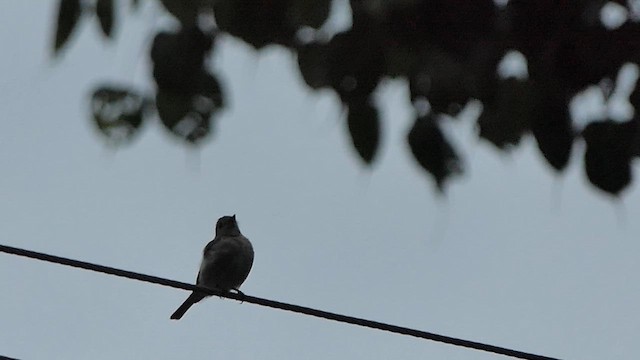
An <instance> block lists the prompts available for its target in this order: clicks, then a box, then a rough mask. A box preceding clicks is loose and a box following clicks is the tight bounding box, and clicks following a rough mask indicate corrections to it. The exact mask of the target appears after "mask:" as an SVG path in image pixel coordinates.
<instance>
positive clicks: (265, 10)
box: [213, 0, 297, 49]
mask: <svg viewBox="0 0 640 360" xmlns="http://www.w3.org/2000/svg"><path fill="white" fill-rule="evenodd" d="M289 7H290V4H289V1H288V0H217V1H214V3H213V10H214V15H215V18H216V23H217V25H218V27H219V28H220V30H222V31H226V32H228V33H229V34H231V35H233V36H237V37H239V38H240V39H242V40H244V41H245V42H246V43H248V44H250V45H251V46H253V47H254V48H256V49H261V48H263V47H265V46H267V45H269V44H281V45H285V46H292V44H293V40H294V37H295V34H296V30H297V29H296V27H295V26H294V25H293V24H292V23H291V21H290V19H289V18H288V15H289V14H288V10H289Z"/></svg>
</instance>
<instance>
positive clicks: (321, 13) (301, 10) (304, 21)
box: [287, 0, 331, 29]
mask: <svg viewBox="0 0 640 360" xmlns="http://www.w3.org/2000/svg"><path fill="white" fill-rule="evenodd" d="M330 10H331V0H294V1H291V2H290V3H289V11H288V16H287V18H288V19H290V21H291V24H292V26H293V27H294V28H296V29H298V28H300V27H302V26H309V27H312V28H316V29H317V28H319V27H320V26H322V24H324V22H325V21H327V18H328V17H329V11H330Z"/></svg>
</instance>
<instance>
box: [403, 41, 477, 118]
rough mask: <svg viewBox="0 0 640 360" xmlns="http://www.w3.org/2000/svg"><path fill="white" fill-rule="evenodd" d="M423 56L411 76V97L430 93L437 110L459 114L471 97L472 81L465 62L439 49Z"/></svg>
mask: <svg viewBox="0 0 640 360" xmlns="http://www.w3.org/2000/svg"><path fill="white" fill-rule="evenodd" d="M419 60H420V67H419V68H418V69H416V70H414V71H412V73H411V75H410V77H409V91H410V92H411V99H412V100H415V99H416V98H418V97H426V98H427V99H428V100H429V104H430V105H431V109H432V110H433V112H435V113H448V114H451V115H455V114H456V113H457V110H459V109H460V108H462V106H463V105H464V104H466V102H467V101H468V100H469V99H470V98H471V89H470V87H471V81H470V79H469V78H468V76H467V74H466V71H465V68H464V64H462V63H461V62H460V61H457V60H456V59H455V58H454V57H452V56H450V55H449V54H447V53H446V52H444V51H440V50H438V49H433V50H430V51H428V52H427V54H425V55H424V56H422V57H421V58H420V59H419Z"/></svg>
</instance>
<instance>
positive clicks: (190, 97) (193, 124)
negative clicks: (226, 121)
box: [156, 72, 224, 144]
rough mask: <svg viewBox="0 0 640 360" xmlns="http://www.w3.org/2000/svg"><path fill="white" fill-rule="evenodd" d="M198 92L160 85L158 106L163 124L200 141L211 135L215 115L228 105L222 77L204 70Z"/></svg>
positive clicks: (182, 136)
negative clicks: (225, 99) (220, 80)
mask: <svg viewBox="0 0 640 360" xmlns="http://www.w3.org/2000/svg"><path fill="white" fill-rule="evenodd" d="M196 88H197V89H198V92H197V93H195V94H187V93H178V92H173V91H167V90H162V89H159V90H158V93H157V94H156V108H157V109H158V116H159V117H160V120H161V121H162V124H163V125H164V126H165V128H167V130H169V131H170V132H171V133H172V134H173V135H175V136H177V137H178V138H180V139H181V140H184V141H186V142H187V143H190V144H197V143H199V142H200V141H202V140H204V139H205V138H206V137H208V136H209V135H210V132H211V120H212V118H213V115H214V114H215V113H216V112H218V111H219V110H220V109H221V108H222V107H223V106H224V101H223V99H224V97H223V95H222V88H221V87H220V83H219V81H218V79H217V78H216V77H215V76H214V75H211V74H209V73H206V72H203V73H202V74H201V76H200V77H199V78H197V85H196Z"/></svg>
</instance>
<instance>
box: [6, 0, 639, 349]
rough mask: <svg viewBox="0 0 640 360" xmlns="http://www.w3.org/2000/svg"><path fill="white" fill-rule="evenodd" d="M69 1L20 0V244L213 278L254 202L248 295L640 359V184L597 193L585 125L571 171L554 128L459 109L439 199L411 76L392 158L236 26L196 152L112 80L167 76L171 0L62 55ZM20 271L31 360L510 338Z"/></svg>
mask: <svg viewBox="0 0 640 360" xmlns="http://www.w3.org/2000/svg"><path fill="white" fill-rule="evenodd" d="M121 3H122V2H121ZM56 6H57V1H44V0H39V1H18V0H13V1H9V0H8V1H3V2H1V3H0V18H1V21H0V44H2V45H3V56H2V57H1V58H0V69H2V70H1V71H2V75H1V76H0V109H1V112H0V114H1V116H0V243H2V244H6V245H11V246H16V247H23V248H27V249H31V250H35V251H41V252H47V253H52V254H55V255H60V256H67V257H72V258H76V259H82V260H86V261H91V262H96V263H99V264H103V265H109V266H114V267H121V268H124V269H127V270H133V271H139V272H144V273H148V274H152V275H156V276H162V277H168V278H171V279H175V280H180V281H185V282H193V281H194V280H195V275H196V273H197V267H198V263H199V260H200V254H201V249H202V247H203V246H204V245H205V244H206V243H207V242H208V241H209V240H210V238H211V237H212V235H213V230H214V225H215V221H216V219H217V218H218V217H219V216H222V215H226V214H233V213H235V214H237V216H238V221H239V223H240V227H241V229H242V231H243V232H244V234H245V235H246V236H247V237H249V238H250V239H251V240H252V242H253V244H254V247H255V251H256V259H255V263H254V268H253V270H252V273H251V274H250V276H249V278H248V280H247V281H246V282H245V284H244V285H243V288H242V289H243V290H244V291H245V293H247V294H250V295H255V296H260V297H266V298H270V299H275V300H280V301H285V302H291V303H296V304H300V305H305V306H311V307H317V308H320V309H323V310H328V311H334V312H339V313H344V314H349V315H353V316H359V317H364V318H368V319H373V320H378V321H384V322H390V323H393V324H397V325H401V326H408V327H414V328H417V329H421V330H426V331H432V332H437V333H441V334H444V335H448V336H454V337H460V338H464V339H470V340H475V341H480V342H487V343H490V344H494V345H499V346H504V347H509V348H514V349H517V350H521V351H527V352H533V353H538V354H542V355H547V356H554V357H559V358H562V359H583V360H589V359H593V360H596V359H637V358H639V357H640V347H638V342H637V340H638V335H639V334H640V321H639V320H640V310H639V306H638V304H640V236H638V235H639V234H640V223H639V222H638V220H637V219H638V218H639V217H640V191H639V189H638V186H637V185H635V184H634V185H633V186H632V187H631V188H630V189H629V190H628V191H627V192H626V193H625V195H624V197H623V199H622V201H621V202H619V203H617V202H613V201H611V200H610V199H609V198H608V197H607V196H604V195H602V194H601V193H599V192H597V191H595V190H594V189H593V188H592V187H591V186H590V185H589V184H588V183H587V181H586V179H585V177H584V175H583V170H582V166H581V157H582V150H583V149H582V146H576V148H575V152H574V156H573V159H572V162H571V165H570V166H569V169H568V170H567V172H566V173H565V174H563V175H562V176H557V175H554V174H553V173H552V172H551V171H550V168H549V167H548V166H547V165H546V164H545V163H544V161H543V160H542V158H541V156H540V155H539V154H538V151H537V149H536V146H535V142H534V141H533V140H532V139H530V138H527V139H526V140H525V141H524V143H523V145H522V146H521V147H519V148H518V149H515V150H514V151H513V152H512V153H511V154H508V155H504V154H498V153H497V152H495V151H494V148H493V147H492V146H491V145H489V144H487V143H485V142H483V141H479V140H477V139H476V136H475V133H474V128H473V124H472V123H471V122H470V121H467V120H464V119H462V120H461V121H460V122H459V123H457V124H454V125H451V126H448V128H447V130H448V133H450V134H451V136H453V138H454V139H453V140H454V141H455V143H456V145H458V146H459V149H460V151H461V153H462V154H463V156H464V158H465V164H466V168H467V173H466V175H465V176H464V177H462V178H459V179H457V180H456V181H454V182H453V183H452V186H450V187H449V189H448V192H447V196H446V197H439V196H437V195H436V193H435V192H434V189H433V186H432V183H431V180H430V179H429V178H428V177H427V176H426V175H425V174H424V173H423V172H422V171H421V170H419V169H418V168H417V167H416V165H415V163H414V161H413V159H412V158H411V156H410V154H409V152H408V149H407V146H406V145H405V134H406V131H407V130H408V128H409V126H410V125H411V121H412V119H411V117H412V114H411V112H410V110H409V107H408V101H407V100H406V99H407V93H406V89H405V87H406V86H405V84H403V83H402V82H400V81H385V82H384V84H383V86H382V87H381V89H380V91H379V93H378V98H379V99H381V100H383V103H384V107H383V118H384V119H383V120H384V130H385V133H384V138H383V142H382V148H381V151H380V154H379V155H380V156H379V158H378V161H377V162H376V163H375V165H374V166H373V169H371V170H369V169H366V168H364V167H363V166H362V165H361V164H360V162H359V160H358V159H357V158H356V156H355V154H354V152H353V151H352V149H351V145H350V142H349V138H348V135H347V133H346V131H345V128H346V125H345V124H343V122H342V121H341V120H340V112H341V109H340V106H339V103H338V100H337V97H336V96H334V95H333V94H331V93H330V92H328V91H327V92H320V93H313V92H310V91H309V90H308V89H307V88H306V87H305V86H304V84H303V81H302V79H301V77H300V75H299V73H298V72H297V70H296V68H295V58H294V57H293V56H292V55H291V54H290V53H289V52H288V51H285V50H283V49H281V48H278V47H273V48H268V49H265V50H264V51H262V52H260V53H256V52H255V51H253V50H251V49H250V48H249V47H248V46H246V45H244V44H242V43H240V42H239V41H237V40H234V39H232V38H229V37H223V38H221V42H220V43H219V44H218V48H217V50H216V55H215V56H214V58H213V59H212V64H213V67H214V68H215V69H217V70H218V71H219V74H220V76H221V80H222V81H223V83H224V85H225V88H226V90H227V94H228V100H229V104H230V106H231V107H230V108H229V109H228V111H226V112H225V113H224V114H223V115H222V116H221V117H220V118H219V122H218V124H217V125H216V126H215V129H216V134H215V136H214V137H213V139H212V141H210V142H209V143H207V144H205V145H204V146H203V147H202V149H201V151H198V152H193V151H189V150H188V149H186V148H185V147H184V146H182V145H181V144H179V143H177V142H175V141H174V140H173V139H172V138H171V137H170V136H169V135H168V134H166V132H165V131H164V130H163V129H161V128H160V126H159V124H158V123H157V121H156V120H154V121H152V122H150V123H148V124H146V126H145V128H144V129H143V132H142V134H141V136H140V137H139V138H138V139H137V140H136V141H134V142H133V143H132V144H131V145H130V146H125V147H122V148H120V149H118V150H116V151H113V150H112V149H111V148H109V147H108V146H106V145H105V144H104V142H103V141H102V140H101V138H99V137H98V135H97V133H96V131H95V130H94V129H93V128H92V125H91V124H90V122H89V120H88V118H89V110H88V104H87V97H88V93H89V92H90V90H91V89H92V88H93V87H94V86H95V85H97V84H98V83H101V82H105V81H107V82H113V81H116V82H124V83H128V84H134V85H136V86H138V87H140V88H150V87H151V86H152V85H151V84H150V82H149V72H150V71H149V68H148V65H147V61H146V58H145V56H146V53H147V46H148V41H149V40H150V36H151V35H152V34H153V32H154V28H155V26H156V25H157V24H158V23H161V22H162V21H163V20H162V19H159V18H158V16H160V14H162V12H161V11H159V10H157V9H154V6H153V5H151V4H150V2H149V3H145V5H144V6H143V7H142V9H141V11H140V12H138V13H136V14H134V15H131V14H128V15H127V16H126V17H121V18H120V20H121V22H119V23H118V28H117V33H116V41H115V42H113V43H105V42H103V41H102V39H101V35H100V33H99V29H98V27H97V24H96V23H93V22H91V21H85V22H84V23H83V24H82V25H81V27H80V29H79V30H80V31H79V33H78V34H76V36H75V37H74V38H73V39H72V41H71V43H70V44H69V46H68V48H67V49H66V50H67V51H66V52H65V53H64V54H63V56H62V57H61V59H59V60H57V61H51V60H50V59H49V57H48V55H49V49H50V41H51V36H52V35H51V29H52V27H53V19H54V17H55V12H56ZM635 168H636V171H637V164H636V165H635ZM0 288H1V289H2V290H1V293H2V295H0V298H1V299H2V307H0V318H1V319H2V322H1V323H0V355H5V356H11V357H16V358H20V359H87V358H91V359H114V358H120V359H142V358H155V359H176V358H193V359H209V358H212V357H217V358H223V359H254V358H260V359H294V358H296V359H298V358H303V359H327V358H336V359H348V358H366V359H391V358H402V359H425V358H432V359H462V360H466V359H474V360H475V359H498V358H501V357H499V356H497V355H492V354H487V353H482V352H477V351H473V350H468V349H463V348H457V347H453V346H449V345H444V344H439V343H435V342H430V341H423V340H418V339H414V338H409V337H404V336H399V335H393V334H389V333H384V332H380V331H375V330H370V329H364V328H359V327H355V326H351V325H345V324H339V323H334V322H329V321H325V320H320V319H316V318H310V317H304V316H301V315H296V314H291V313H286V312H282V311H278V310H272V309H267V308H262V307H258V306H255V305H251V304H247V303H244V304H239V303H237V302H235V301H231V300H220V299H217V298H214V299H209V300H206V301H204V302H201V303H199V304H197V305H196V306H194V307H193V308H192V309H191V310H190V311H189V313H187V314H186V316H185V317H184V318H183V319H182V320H181V321H179V322H175V321H170V320H169V315H170V314H171V313H172V312H173V310H175V308H176V307H177V306H178V305H180V303H181V302H182V301H183V300H184V298H186V296H187V295H188V294H187V292H185V291H178V290H175V289H170V288H165V287H160V286H156V285H150V284H145V283H140V282H136V281H130V280H126V279H121V278H115V277H111V276H107V275H101V274H97V273H93V272H87V271H82V270H77V269H72V268H67V267H62V266H58V265H53V264H48V263H42V262H38V261H34V260H28V259H24V258H18V257H15V256H10V255H6V254H0Z"/></svg>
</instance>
